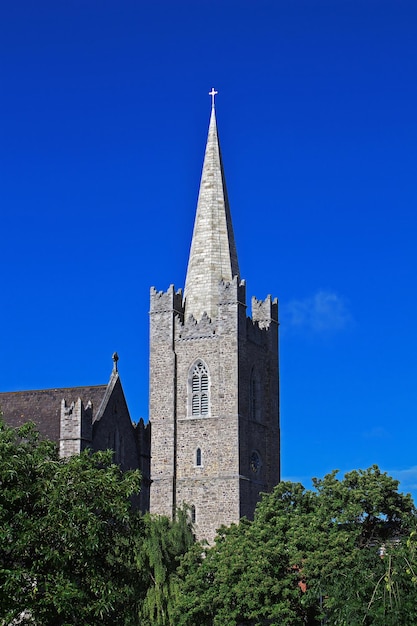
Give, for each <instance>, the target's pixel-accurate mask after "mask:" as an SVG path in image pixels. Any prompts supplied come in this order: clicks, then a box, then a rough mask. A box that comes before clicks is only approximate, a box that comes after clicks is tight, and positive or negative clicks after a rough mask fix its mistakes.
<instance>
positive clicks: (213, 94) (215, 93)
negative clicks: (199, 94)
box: [209, 87, 219, 107]
mask: <svg viewBox="0 0 417 626" xmlns="http://www.w3.org/2000/svg"><path fill="white" fill-rule="evenodd" d="M218 93H219V92H218V91H214V87H212V88H211V91H209V96H211V106H212V107H214V96H216V95H217V94H218Z"/></svg>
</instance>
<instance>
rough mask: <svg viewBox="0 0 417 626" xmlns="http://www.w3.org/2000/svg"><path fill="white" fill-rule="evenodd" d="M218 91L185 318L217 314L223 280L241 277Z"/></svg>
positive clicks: (191, 259) (187, 282)
mask: <svg viewBox="0 0 417 626" xmlns="http://www.w3.org/2000/svg"><path fill="white" fill-rule="evenodd" d="M216 93H217V92H215V91H214V88H213V89H212V91H211V92H210V94H209V95H211V97H212V108H211V117H210V125H209V131H208V138H207V146H206V153H205V156H204V164H203V172H202V175H201V183H200V192H199V196H198V203H197V213H196V218H195V223H194V232H193V238H192V242H191V251H190V257H189V260H188V269H187V278H186V281H185V289H184V301H185V315H186V317H188V316H189V315H193V316H194V318H195V319H197V320H200V319H201V318H202V316H203V314H204V313H207V315H208V316H209V317H210V318H211V319H213V318H214V317H215V316H216V313H217V305H218V300H219V297H218V293H219V281H220V280H225V281H228V282H230V281H231V280H232V279H233V278H234V277H235V276H238V277H239V264H238V260H237V253H236V245H235V239H234V235H233V227H232V219H231V215H230V208H229V201H228V198H227V190H226V181H225V177H224V172H223V164H222V157H221V152H220V145H219V139H218V135H217V124H216V112H215V107H214V96H215V95H216Z"/></svg>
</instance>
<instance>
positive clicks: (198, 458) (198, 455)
mask: <svg viewBox="0 0 417 626" xmlns="http://www.w3.org/2000/svg"><path fill="white" fill-rule="evenodd" d="M195 464H196V465H197V467H200V466H201V465H202V463H201V448H197V450H196V453H195Z"/></svg>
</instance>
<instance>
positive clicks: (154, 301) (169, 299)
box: [150, 285, 184, 317]
mask: <svg viewBox="0 0 417 626" xmlns="http://www.w3.org/2000/svg"><path fill="white" fill-rule="evenodd" d="M168 311H174V312H176V313H178V315H180V316H181V317H182V316H183V315H184V307H183V304H182V289H178V291H175V287H174V285H170V286H169V287H168V289H167V291H157V290H156V289H155V287H151V310H150V312H151V313H166V312H168Z"/></svg>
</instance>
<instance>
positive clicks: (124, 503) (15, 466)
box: [0, 423, 148, 626]
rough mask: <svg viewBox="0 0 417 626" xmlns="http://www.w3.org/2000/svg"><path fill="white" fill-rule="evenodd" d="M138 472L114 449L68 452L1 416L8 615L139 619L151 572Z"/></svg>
mask: <svg viewBox="0 0 417 626" xmlns="http://www.w3.org/2000/svg"><path fill="white" fill-rule="evenodd" d="M139 488H140V475H139V472H133V471H132V472H126V473H122V472H121V471H120V469H119V467H118V466H116V465H114V464H113V462H112V455H111V453H110V452H108V453H106V452H101V453H96V454H90V453H89V452H84V453H82V454H80V455H79V456H74V457H71V458H69V459H66V460H62V459H59V457H58V454H57V450H56V447H55V445H54V444H52V443H51V442H48V441H42V440H40V439H39V436H38V433H37V432H36V430H35V428H34V426H33V425H32V424H26V425H25V426H23V427H21V428H19V429H16V430H15V429H12V428H9V427H7V426H5V425H4V424H3V423H1V424H0V623H1V624H9V623H10V622H11V621H12V620H13V619H16V618H18V617H19V615H21V614H22V613H25V614H26V615H27V616H28V617H31V619H33V622H34V623H36V624H37V626H46V625H48V626H49V625H51V626H52V625H54V626H60V625H64V624H65V625H66V624H83V625H87V626H88V625H90V624H91V625H92V624H109V625H110V624H112V625H113V624H116V623H117V624H123V625H124V624H126V625H128V624H136V623H137V619H136V618H137V614H138V612H139V610H140V605H141V602H142V600H143V598H144V597H145V595H146V589H147V582H148V581H147V578H146V572H143V571H142V570H141V569H140V567H139V566H138V559H137V558H136V557H137V554H140V552H141V549H142V545H143V540H144V521H143V519H142V518H141V517H140V515H139V514H138V513H136V512H135V511H134V510H133V509H132V506H131V499H132V497H133V496H134V495H135V494H137V493H138V491H139Z"/></svg>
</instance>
